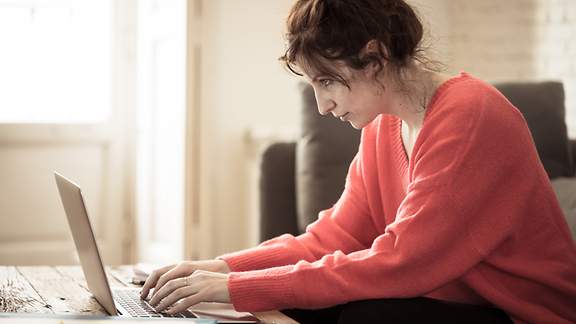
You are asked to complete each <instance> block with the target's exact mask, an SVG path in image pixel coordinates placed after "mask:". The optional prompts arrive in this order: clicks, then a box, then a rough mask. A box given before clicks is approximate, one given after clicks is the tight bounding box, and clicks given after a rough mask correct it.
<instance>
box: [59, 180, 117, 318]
mask: <svg viewBox="0 0 576 324" xmlns="http://www.w3.org/2000/svg"><path fill="white" fill-rule="evenodd" d="M54 177H55V178H56V184H57V186H58V191H59V192H60V199H61V200H62V205H63V206H64V210H65V211H66V216H67V218H68V225H69V226H70V230H71V231H72V236H73V237H74V243H75V244H76V251H77V252H78V256H79V257H80V264H81V265H82V271H83V272H84V276H85V277H86V281H87V283H88V288H89V289H90V292H92V294H93V295H94V297H96V300H98V302H99V303H100V305H102V306H103V307H104V308H105V309H106V311H107V312H108V313H109V314H110V315H118V312H117V311H116V306H115V305H114V299H113V298H112V292H111V291H110V285H109V284H108V279H107V278H106V273H105V272H104V266H103V265H102V259H101V258H100V252H99V251H98V245H97V244H96V239H95V238H94V232H93V231H92V226H91V225H90V219H89V218H88V211H87V210H86V204H85V203H84V198H83V197H82V191H81V190H80V187H79V186H78V185H76V184H75V183H74V182H72V181H70V180H68V179H66V178H65V177H63V176H62V175H60V174H58V173H57V172H54Z"/></svg>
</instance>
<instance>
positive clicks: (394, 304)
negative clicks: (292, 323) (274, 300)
mask: <svg viewBox="0 0 576 324" xmlns="http://www.w3.org/2000/svg"><path fill="white" fill-rule="evenodd" d="M282 312H283V313H284V314H286V315H288V316H290V317H291V318H293V319H294V320H296V321H298V322H299V323H301V324H320V323H322V324H324V323H337V324H357V323H393V324H396V323H442V324H449V323H459V324H460V323H466V324H475V323H478V324H480V323H482V324H488V323H493V324H496V323H498V324H500V323H503V324H504V323H506V324H508V323H512V320H510V318H509V317H508V315H506V313H505V312H503V311H502V310H500V309H497V308H494V307H489V306H478V305H469V304H460V303H454V302H445V301H441V300H437V299H431V298H426V297H417V298H407V299H372V300H361V301H354V302H350V303H347V304H342V305H338V306H334V307H330V308H325V309H318V310H307V309H288V310H283V311H282Z"/></svg>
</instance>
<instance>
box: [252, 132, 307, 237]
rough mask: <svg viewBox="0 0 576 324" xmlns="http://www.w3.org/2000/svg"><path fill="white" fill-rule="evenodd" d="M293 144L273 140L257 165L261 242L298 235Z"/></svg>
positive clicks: (294, 147)
mask: <svg viewBox="0 0 576 324" xmlns="http://www.w3.org/2000/svg"><path fill="white" fill-rule="evenodd" d="M295 163H296V143H295V142H288V143H273V144H271V145H270V146H268V147H267V148H265V149H264V152H263V154H262V160H261V164H260V241H265V240H268V239H271V238H273V237H276V236H278V235H281V234H285V233H290V234H293V235H297V234H298V225H297V218H296V187H295Z"/></svg>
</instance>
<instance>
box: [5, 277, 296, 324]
mask: <svg viewBox="0 0 576 324" xmlns="http://www.w3.org/2000/svg"><path fill="white" fill-rule="evenodd" d="M131 274H132V271H131V267H130V266H121V267H110V268H107V275H108V281H109V282H110V286H112V287H126V286H128V287H137V286H135V285H132V284H131V283H130V281H131ZM7 287H10V288H7ZM8 290H9V291H11V292H16V293H17V295H16V296H17V297H16V298H15V299H18V300H21V301H22V303H21V305H19V306H18V308H17V309H15V310H13V311H12V312H16V313H43V314H47V315H53V314H89V315H90V314H93V315H106V311H105V310H104V308H102V306H100V304H98V302H97V301H96V299H95V298H93V297H92V294H91V293H90V291H89V290H88V286H87V284H86V280H85V279H84V274H83V273H82V269H81V268H80V266H0V294H1V293H2V292H3V291H4V293H6V291H8ZM254 315H255V316H256V317H258V318H259V319H260V320H261V321H262V322H263V323H270V324H271V323H278V324H283V323H290V324H292V323H297V322H295V321H293V320H292V319H290V318H289V317H287V316H285V315H284V314H282V313H280V312H277V311H271V312H262V313H254Z"/></svg>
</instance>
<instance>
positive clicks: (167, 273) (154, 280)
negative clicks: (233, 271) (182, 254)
mask: <svg viewBox="0 0 576 324" xmlns="http://www.w3.org/2000/svg"><path fill="white" fill-rule="evenodd" d="M196 270H205V271H211V272H220V273H229V272H230V268H229V267H228V264H226V262H225V261H224V260H218V259H216V260H202V261H182V262H180V263H178V264H171V265H168V266H165V267H162V268H159V269H156V270H154V271H152V273H151V274H150V275H149V276H148V278H147V279H146V282H145V283H144V286H143V287H142V291H141V292H140V298H142V299H146V297H148V293H149V292H150V289H152V288H154V294H155V293H156V292H157V291H158V290H160V288H162V286H164V285H165V284H166V283H167V282H168V281H170V280H172V279H176V278H181V277H186V276H189V275H191V274H192V273H193V272H194V271H196ZM154 294H152V296H153V295H154ZM152 296H151V297H152Z"/></svg>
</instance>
